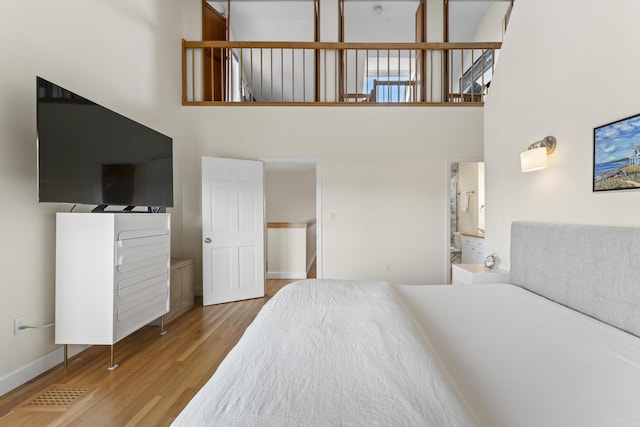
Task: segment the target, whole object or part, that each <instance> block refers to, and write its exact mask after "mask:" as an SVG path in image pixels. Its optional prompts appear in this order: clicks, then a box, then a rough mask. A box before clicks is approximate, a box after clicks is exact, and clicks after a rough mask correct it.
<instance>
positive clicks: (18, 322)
mask: <svg viewBox="0 0 640 427" xmlns="http://www.w3.org/2000/svg"><path fill="white" fill-rule="evenodd" d="M26 324H27V319H26V317H24V316H22V317H16V318H15V319H13V335H18V334H21V333H23V332H24V331H26V329H20V327H21V326H24V325H26Z"/></svg>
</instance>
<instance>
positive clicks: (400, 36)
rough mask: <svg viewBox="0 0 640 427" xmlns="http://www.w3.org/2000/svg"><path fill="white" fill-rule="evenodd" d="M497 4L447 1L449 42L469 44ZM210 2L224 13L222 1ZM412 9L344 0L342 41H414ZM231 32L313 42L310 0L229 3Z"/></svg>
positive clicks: (384, 0)
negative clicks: (485, 17) (343, 32)
mask: <svg viewBox="0 0 640 427" xmlns="http://www.w3.org/2000/svg"><path fill="white" fill-rule="evenodd" d="M496 2H501V3H508V2H509V0H495V1H485V0H450V3H449V16H450V24H449V40H450V41H452V42H464V41H472V40H473V37H474V35H475V33H476V29H477V27H478V24H479V22H480V20H481V19H482V17H483V16H484V14H485V13H486V11H487V10H488V8H489V7H490V6H491V5H492V4H494V3H496ZM209 3H210V4H211V5H213V6H214V7H215V8H216V9H217V10H218V11H220V12H222V13H224V14H225V15H227V7H228V5H227V2H226V1H222V2H220V1H218V2H216V1H209ZM417 7H418V1H417V0H381V1H371V0H345V41H348V42H349V41H351V42H360V41H370V42H413V41H415V30H414V28H415V12H416V9H417ZM505 10H506V5H505ZM497 25H499V23H498V24H497ZM231 30H232V33H233V37H232V38H233V39H235V40H244V41H313V1H312V0H276V1H272V0H232V1H231Z"/></svg>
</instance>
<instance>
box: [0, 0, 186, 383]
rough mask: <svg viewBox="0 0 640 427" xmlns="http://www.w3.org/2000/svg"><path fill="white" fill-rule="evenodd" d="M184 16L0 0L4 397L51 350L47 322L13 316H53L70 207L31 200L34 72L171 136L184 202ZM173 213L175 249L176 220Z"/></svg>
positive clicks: (113, 3) (140, 1)
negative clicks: (58, 218) (58, 255)
mask: <svg viewBox="0 0 640 427" xmlns="http://www.w3.org/2000/svg"><path fill="white" fill-rule="evenodd" d="M181 14H182V5H180V4H179V2H174V1H172V0H92V1H85V0H64V1H56V2H51V1H45V0H32V1H3V2H0V57H1V58H2V71H1V73H2V78H0V195H1V202H0V234H1V235H2V237H3V241H4V244H3V245H2V246H1V247H0V260H1V261H0V263H1V264H0V265H1V268H2V272H3V275H2V282H1V284H0V286H1V287H2V298H0V394H2V392H4V391H6V390H5V389H3V387H4V384H6V382H5V381H4V380H5V379H6V378H7V377H11V378H15V376H13V375H10V374H13V373H16V371H18V370H20V368H23V367H24V366H25V365H27V364H29V363H31V362H34V361H37V360H38V359H39V358H40V357H41V356H43V355H45V354H48V353H49V352H51V351H52V350H53V349H54V348H56V346H55V345H54V344H53V342H54V332H53V328H49V329H46V330H28V331H26V332H24V333H22V334H20V335H17V336H14V334H13V319H14V318H16V317H18V316H25V317H26V319H27V321H28V323H30V324H46V323H50V322H52V321H53V318H54V312H53V310H54V265H55V252H54V251H55V212H58V211H68V210H69V209H70V208H71V205H53V204H38V203H37V199H36V128H35V118H36V117H35V107H36V104H35V95H36V94H35V84H36V75H40V76H42V77H45V78H47V79H49V80H51V81H53V82H55V83H58V84H60V85H61V86H64V87H66V88H68V89H70V90H72V91H74V92H76V93H78V94H80V95H83V96H85V97H87V98H89V99H92V100H94V101H96V102H98V103H101V104H103V105H105V106H107V107H109V108H111V109H113V110H115V111H118V112H120V113H121V114H124V115H126V116H129V117H131V118H133V119H134V120H137V121H139V122H142V123H144V124H145V125H147V126H149V127H152V128H155V129H157V130H158V131H160V132H162V133H164V134H167V135H169V136H172V137H174V151H175V153H176V155H177V159H176V162H175V170H176V177H177V178H176V182H175V187H176V192H175V203H176V205H177V206H180V204H181V201H180V199H181V192H180V188H181V182H180V172H181V164H180V152H181V144H182V141H181V139H180V137H179V136H180V126H179V123H180V122H179V120H178V119H177V117H176V115H177V114H178V113H179V111H180V99H181V98H180V79H181V73H180V39H181V37H182V34H181V31H182V18H181ZM82 209H83V208H80V210H82ZM171 212H172V213H173V215H174V218H173V222H172V228H173V240H172V245H173V249H174V253H177V254H179V253H180V251H181V242H182V236H181V224H182V220H181V218H180V210H179V209H174V210H171ZM60 360H61V359H60ZM60 360H59V361H60ZM21 372H22V371H21Z"/></svg>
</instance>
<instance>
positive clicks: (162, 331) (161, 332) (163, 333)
mask: <svg viewBox="0 0 640 427" xmlns="http://www.w3.org/2000/svg"><path fill="white" fill-rule="evenodd" d="M166 333H167V331H165V330H164V314H163V315H162V317H161V318H160V335H166Z"/></svg>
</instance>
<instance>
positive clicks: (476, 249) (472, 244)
mask: <svg viewBox="0 0 640 427" xmlns="http://www.w3.org/2000/svg"><path fill="white" fill-rule="evenodd" d="M461 240H462V264H482V263H484V258H485V254H484V237H481V236H477V235H471V234H465V233H462V239H461Z"/></svg>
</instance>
